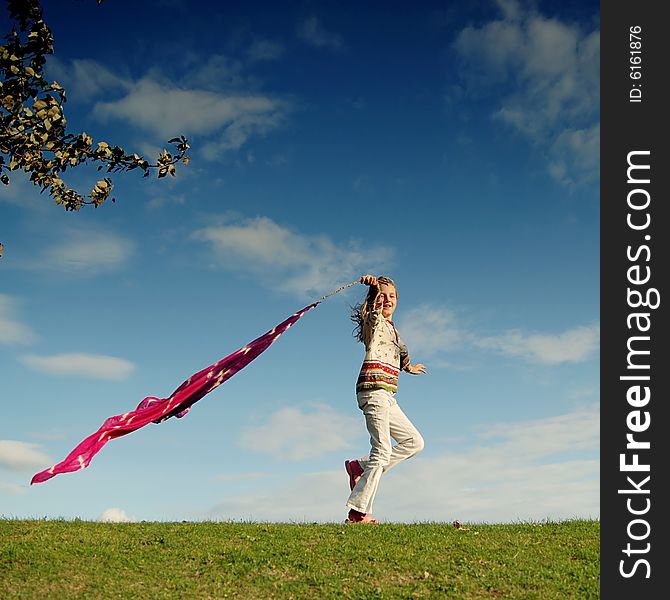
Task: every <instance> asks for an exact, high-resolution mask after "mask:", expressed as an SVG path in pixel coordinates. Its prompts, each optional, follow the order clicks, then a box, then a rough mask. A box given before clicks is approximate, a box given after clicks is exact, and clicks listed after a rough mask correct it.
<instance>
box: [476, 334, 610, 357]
mask: <svg viewBox="0 0 670 600" xmlns="http://www.w3.org/2000/svg"><path fill="white" fill-rule="evenodd" d="M599 340H600V326H599V325H586V326H580V327H574V328H573V329H569V330H567V331H565V332H563V333H560V334H557V335H547V334H539V333H536V334H523V333H521V332H518V331H509V332H507V333H505V334H504V335H501V336H497V337H482V338H479V339H477V340H476V341H475V344H476V345H477V346H479V347H481V348H485V349H489V350H494V351H497V352H500V353H502V354H505V355H508V356H515V357H520V358H523V359H524V360H528V361H530V362H537V363H543V364H559V363H564V362H572V363H574V362H582V361H584V360H588V359H590V358H592V357H593V356H594V354H595V353H596V352H597V350H598V346H599Z"/></svg>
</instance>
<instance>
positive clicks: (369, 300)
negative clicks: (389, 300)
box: [351, 275, 398, 343]
mask: <svg viewBox="0 0 670 600" xmlns="http://www.w3.org/2000/svg"><path fill="white" fill-rule="evenodd" d="M382 284H386V285H390V286H392V287H393V289H394V290H395V294H396V297H397V296H398V286H396V284H395V281H393V279H391V278H390V277H385V276H384V275H381V276H379V277H377V285H371V286H370V288H369V289H368V293H367V295H366V296H365V300H363V302H361V303H358V304H355V305H354V306H352V307H351V320H352V321H353V322H354V324H355V325H356V327H354V331H353V335H354V337H355V338H356V339H357V340H358V341H359V342H363V343H365V338H366V331H365V319H366V317H367V316H368V313H369V312H370V310H371V309H372V308H373V307H374V305H375V300H376V299H377V296H378V295H379V286H380V285H382Z"/></svg>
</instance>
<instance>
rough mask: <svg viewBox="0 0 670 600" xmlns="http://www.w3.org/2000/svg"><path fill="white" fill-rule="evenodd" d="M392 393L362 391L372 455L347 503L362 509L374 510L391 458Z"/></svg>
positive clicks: (367, 511)
mask: <svg viewBox="0 0 670 600" xmlns="http://www.w3.org/2000/svg"><path fill="white" fill-rule="evenodd" d="M391 399H392V396H391V395H390V394H389V393H388V392H384V391H382V390H374V391H372V392H367V393H365V394H364V395H363V394H361V398H359V403H362V402H364V404H363V405H362V406H361V407H360V408H361V409H362V410H363V414H364V415H365V424H366V426H367V429H368V432H369V433H370V445H371V446H372V449H371V450H370V455H369V457H368V459H367V460H366V461H365V464H364V465H361V466H363V468H364V469H365V470H364V473H363V475H362V476H361V478H360V480H359V481H358V483H357V484H356V487H355V488H354V489H353V490H352V492H351V495H350V496H349V500H348V501H347V506H348V507H349V508H353V509H354V510H357V511H359V512H361V513H370V512H372V504H373V502H374V499H375V495H376V493H377V488H378V487H379V480H380V479H381V476H382V473H383V472H384V467H385V466H386V465H387V464H388V462H389V460H390V458H391V453H392V449H391V432H390V431H391V430H390V407H391V406H390V405H391V402H390V400H391Z"/></svg>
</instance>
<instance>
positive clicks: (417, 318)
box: [398, 305, 465, 356]
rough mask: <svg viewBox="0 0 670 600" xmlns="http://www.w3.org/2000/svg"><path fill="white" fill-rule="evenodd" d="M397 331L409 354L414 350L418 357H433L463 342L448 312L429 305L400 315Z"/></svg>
mask: <svg viewBox="0 0 670 600" xmlns="http://www.w3.org/2000/svg"><path fill="white" fill-rule="evenodd" d="M398 330H399V332H400V335H401V337H402V340H403V341H404V342H405V343H406V344H407V347H408V348H409V349H410V353H412V352H413V350H414V349H415V351H416V352H420V353H421V355H422V356H436V355H438V354H440V353H441V352H445V351H448V350H451V349H453V348H454V347H456V346H457V345H459V344H461V343H462V342H463V337H464V335H465V334H464V332H463V331H462V329H461V327H460V326H459V325H458V323H457V321H456V316H455V315H454V313H453V312H452V311H450V310H449V309H446V308H441V307H434V306H430V305H422V306H417V307H415V308H412V309H411V310H409V311H407V312H406V313H404V314H403V316H402V319H401V320H400V321H399V323H398Z"/></svg>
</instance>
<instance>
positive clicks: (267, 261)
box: [194, 217, 391, 297]
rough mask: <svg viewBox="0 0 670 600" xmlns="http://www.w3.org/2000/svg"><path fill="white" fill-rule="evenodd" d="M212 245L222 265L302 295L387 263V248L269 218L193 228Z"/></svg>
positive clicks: (202, 238)
mask: <svg viewBox="0 0 670 600" xmlns="http://www.w3.org/2000/svg"><path fill="white" fill-rule="evenodd" d="M194 238H195V239H197V240H200V241H204V242H208V243H210V244H212V246H213V247H214V250H215V251H216V252H217V254H218V256H219V257H220V266H221V267H223V268H226V269H235V270H240V271H251V272H253V273H255V274H258V275H260V276H261V278H262V280H263V281H267V282H268V284H269V285H272V286H276V287H278V288H279V289H281V290H282V291H285V292H289V293H294V294H297V295H299V296H301V297H303V296H308V295H310V294H315V293H322V292H325V291H329V290H330V289H332V288H334V287H337V286H338V285H341V284H342V283H346V282H347V280H349V279H351V280H353V279H355V278H356V276H357V275H359V274H360V273H361V272H364V271H368V270H372V271H375V270H377V271H378V270H379V269H380V268H383V267H384V265H385V264H387V262H388V259H389V257H390V255H391V252H390V250H387V249H385V248H383V247H379V246H368V247H366V248H361V247H360V246H359V244H357V243H355V242H349V243H348V244H342V245H337V244H335V243H334V242H333V241H332V240H331V239H330V238H329V237H327V236H325V235H304V234H300V233H297V232H294V231H291V230H290V229H288V228H286V227H282V226H281V225H278V224H277V223H275V222H274V221H272V220H271V219H268V218H267V217H258V218H255V219H242V220H239V221H237V222H233V223H230V224H226V223H223V224H220V225H212V226H210V227H206V228H204V229H201V230H199V231H196V232H195V233H194Z"/></svg>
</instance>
